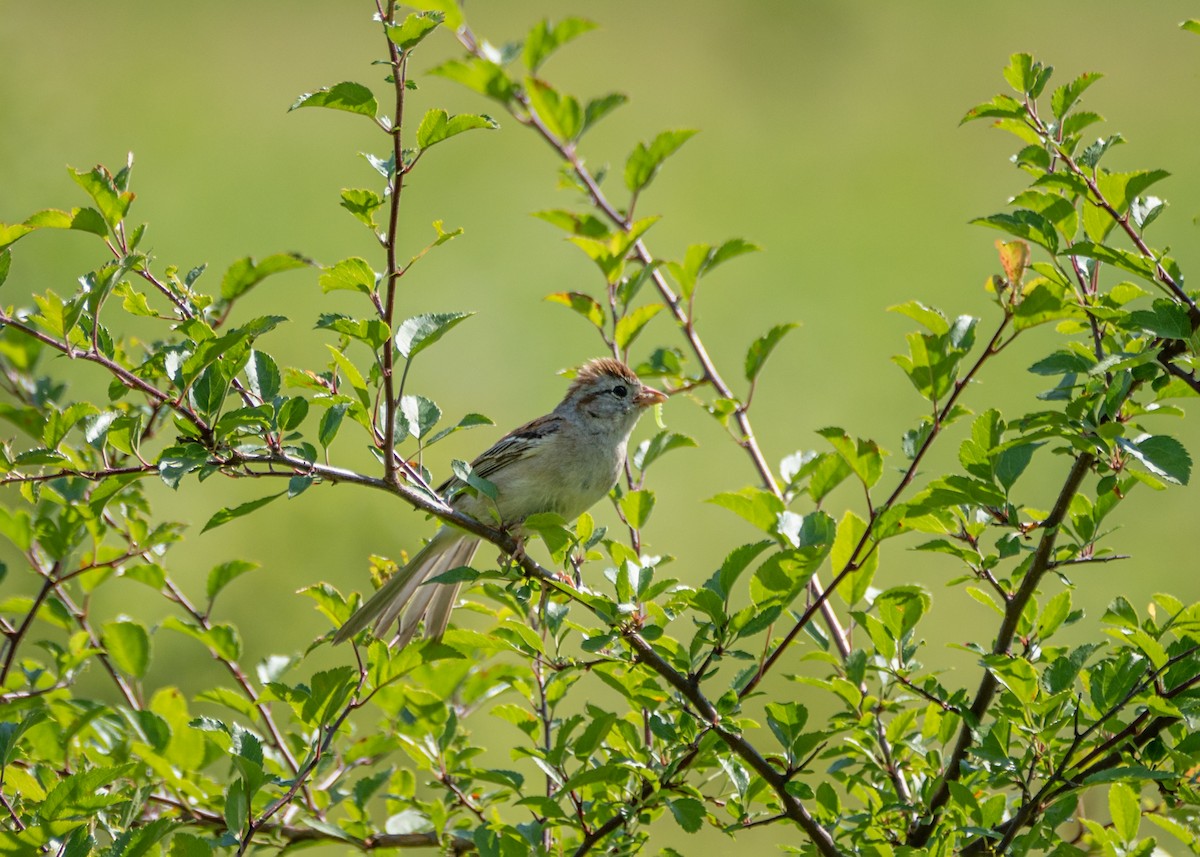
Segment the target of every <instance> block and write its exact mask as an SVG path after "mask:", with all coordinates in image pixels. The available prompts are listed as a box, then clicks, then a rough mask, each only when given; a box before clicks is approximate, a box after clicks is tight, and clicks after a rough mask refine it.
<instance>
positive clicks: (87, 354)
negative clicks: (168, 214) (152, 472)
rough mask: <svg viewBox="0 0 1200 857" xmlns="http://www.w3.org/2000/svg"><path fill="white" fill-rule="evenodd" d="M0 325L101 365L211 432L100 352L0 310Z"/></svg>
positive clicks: (208, 434) (205, 434) (204, 433)
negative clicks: (78, 346) (75, 344)
mask: <svg viewBox="0 0 1200 857" xmlns="http://www.w3.org/2000/svg"><path fill="white" fill-rule="evenodd" d="M0 326H5V327H11V328H12V329H13V330H19V331H21V332H22V333H24V334H25V335H26V336H32V337H33V338H34V339H36V340H37V341H38V342H41V343H42V344H44V345H48V346H50V347H51V348H53V349H55V350H56V351H61V352H62V353H63V354H65V355H67V356H68V357H70V358H72V359H75V358H79V359H82V360H87V361H88V362H90V363H96V364H98V365H100V366H103V367H104V368H105V369H106V370H107V371H108V372H109V374H111V375H112V376H113V377H115V378H117V379H119V380H120V381H121V383H123V384H124V385H125V386H126V387H132V388H133V389H135V390H137V391H139V392H141V393H144V394H146V396H148V397H149V398H150V399H151V400H152V401H154V402H155V403H157V404H162V405H166V406H167V407H169V408H170V409H171V410H172V411H174V412H175V413H177V414H179V415H180V416H181V417H183V418H184V419H185V420H187V421H188V422H190V423H191V424H192V425H194V426H195V427H196V430H197V431H198V432H200V434H201V435H202V436H203V437H204V438H205V439H206V440H211V438H212V429H210V428H209V427H208V424H207V423H205V422H204V420H203V419H201V418H200V417H199V416H197V415H196V413H195V412H193V411H192V410H191V409H190V408H185V407H184V406H183V405H182V404H180V403H179V402H177V401H175V400H173V399H172V398H171V397H170V396H168V395H167V394H166V393H164V392H163V391H162V390H160V389H158V388H157V387H155V386H154V385H153V384H148V383H146V382H145V381H143V380H142V379H141V378H139V377H138V376H137V375H134V374H133V373H132V372H130V371H129V370H128V369H126V368H125V367H123V366H121V365H120V364H118V363H115V362H113V361H112V360H110V359H108V358H107V357H105V356H104V355H103V354H101V353H100V352H98V351H85V350H82V349H76V348H75V347H74V346H72V345H71V344H70V343H69V342H62V341H60V340H57V339H55V338H54V337H53V336H48V335H47V334H45V333H42V332H41V331H40V330H37V329H36V328H33V327H30V326H29V325H28V324H26V323H25V322H23V321H21V320H20V319H18V318H16V317H14V316H11V315H9V314H7V313H5V312H3V311H0Z"/></svg>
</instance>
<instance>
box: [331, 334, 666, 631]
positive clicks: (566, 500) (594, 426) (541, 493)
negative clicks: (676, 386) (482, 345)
mask: <svg viewBox="0 0 1200 857" xmlns="http://www.w3.org/2000/svg"><path fill="white" fill-rule="evenodd" d="M666 398H667V397H666V396H665V395H664V394H663V393H661V392H659V391H658V390H655V389H653V388H652V387H647V386H645V385H644V384H643V383H642V382H641V380H640V379H639V378H638V376H637V375H635V374H634V372H633V370H632V369H630V368H629V367H628V366H626V365H625V364H624V363H622V362H621V361H619V360H614V359H613V358H611V357H601V358H599V359H596V360H592V361H590V362H588V363H586V364H584V365H583V366H582V367H581V368H580V369H579V373H578V374H577V375H576V376H575V380H574V381H572V382H571V386H570V388H568V390H567V395H566V396H565V397H564V398H563V400H562V401H561V402H560V403H559V405H558V407H556V408H555V409H554V410H553V411H551V412H550V413H548V414H546V415H545V416H544V417H538V418H537V419H536V420H533V421H532V422H528V423H526V424H525V425H523V426H521V427H520V428H518V429H515V430H513V431H511V432H509V433H508V434H506V435H505V436H504V437H502V438H500V440H499V441H497V442H496V444H495V445H494V446H493V447H492V448H491V449H489V450H487V452H485V453H483V455H481V456H479V457H478V458H476V459H475V460H474V461H472V462H471V469H472V470H473V471H474V472H475V473H476V474H478V475H479V476H482V477H483V478H484V479H486V480H488V481H489V482H491V483H492V484H493V485H495V486H496V493H497V497H496V500H495V506H494V509H495V511H496V512H497V513H498V514H499V517H500V520H501V522H502V523H503V524H504V526H505V527H510V528H511V527H515V526H519V525H520V522H521V521H523V520H524V519H525V518H526V517H528V516H529V515H534V514H537V513H540V512H557V513H558V514H560V515H562V516H563V517H564V518H566V519H568V520H570V519H572V518H575V517H578V516H579V515H580V514H582V513H583V512H585V511H586V510H587V509H588V508H590V507H591V506H592V505H593V504H594V503H595V502H596V501H597V500H600V499H601V498H602V497H604V496H605V495H606V494H608V492H609V491H611V490H612V487H613V485H615V484H616V482H617V477H618V476H619V475H620V473H621V469H622V466H623V464H624V462H625V447H626V445H627V444H628V442H629V435H630V433H631V432H632V431H633V427H634V425H636V424H637V421H638V417H640V416H641V413H642V410H643V409H644V408H647V407H649V406H651V405H654V404H657V403H659V402H663V401H666ZM463 487H464V486H463V484H462V482H461V481H460V480H458V479H457V478H451V479H449V480H448V481H447V482H446V483H445V484H443V485H441V486H440V487H439V488H438V493H439V494H441V495H442V496H447V495H448V494H454V492H455V491H456V490H458V489H461V488H463ZM492 503H493V501H492V500H491V499H489V498H487V497H484V496H477V495H476V494H474V493H471V492H461V491H460V493H457V494H455V496H454V499H453V500H451V504H452V505H453V506H454V508H455V509H456V510H458V511H459V512H464V513H465V514H467V515H470V516H471V517H473V518H477V519H478V520H480V521H488V520H490V519H491V511H492V508H493V507H492ZM479 542H480V540H479V537H478V536H475V535H472V534H471V533H467V532H464V531H462V530H459V529H456V528H454V527H451V526H449V525H445V526H443V527H442V528H441V529H439V530H438V531H437V532H436V533H434V536H433V538H432V539H430V540H429V543H428V544H427V545H425V547H423V548H421V550H420V551H418V552H417V554H416V556H414V557H413V558H412V560H411V561H410V562H409V563H408V565H406V566H405V567H404V568H402V569H400V570H399V571H398V572H396V573H395V574H394V575H392V576H391V577H390V578H389V579H388V580H387V582H386V583H384V584H383V586H381V587H380V588H379V591H378V592H376V593H375V594H374V595H373V596H372V597H371V598H370V599H369V600H368V601H367V603H366V604H364V605H363V606H362V607H360V608H359V610H358V612H356V613H355V614H354V615H353V616H351V617H350V618H349V619H348V620H347V621H346V624H344V625H343V626H342V627H341V628H339V629H338V631H337V633H336V634H335V635H334V637H333V641H334V642H335V643H340V642H342V641H344V640H348V639H350V638H351V637H353V636H354V635H355V634H357V633H358V632H359V631H361V630H362V629H363V628H366V627H367V626H368V625H370V624H371V623H374V625H375V634H376V636H382V634H383V632H384V631H385V630H387V628H388V626H389V625H391V624H392V622H394V621H396V620H397V619H399V627H398V629H397V632H396V638H395V640H394V643H396V644H398V645H401V646H403V645H406V644H407V643H408V642H409V641H410V640H411V639H412V638H413V635H414V634H415V633H416V631H417V626H418V624H419V623H420V621H421V619H422V617H424V619H425V634H426V636H429V637H438V636H441V634H442V632H443V631H445V630H446V623H447V622H448V621H449V620H450V610H451V608H452V607H453V606H454V602H455V600H456V599H457V597H458V584H431V585H428V586H422V584H423V583H425V581H427V580H429V579H431V578H434V577H437V576H438V575H440V574H443V573H444V572H447V571H449V570H450V569H453V568H458V567H460V566H464V565H468V564H469V563H470V562H471V558H472V557H473V556H474V555H475V550H476V548H478V547H479ZM402 613H403V616H401V614H402Z"/></svg>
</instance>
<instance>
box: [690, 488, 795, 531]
mask: <svg viewBox="0 0 1200 857" xmlns="http://www.w3.org/2000/svg"><path fill="white" fill-rule="evenodd" d="M707 502H709V503H713V504H715V505H717V506H720V507H721V508H723V509H728V510H729V511H731V512H733V513H734V514H735V515H738V516H740V517H742V518H744V519H746V520H747V521H749V522H750V523H751V524H753V525H754V526H756V527H758V528H759V529H760V530H762V531H763V532H766V533H772V534H774V532H775V526H776V522H777V520H778V518H779V514H780V513H781V512H783V511H784V506H783V501H782V500H780V499H779V498H778V497H776V496H775V495H774V494H771V493H770V492H768V491H764V490H762V489H761V488H743V489H742V490H740V491H726V492H724V493H721V494H717V495H716V496H714V497H710V498H708V500H707Z"/></svg>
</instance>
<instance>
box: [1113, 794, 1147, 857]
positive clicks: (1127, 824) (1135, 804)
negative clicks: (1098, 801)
mask: <svg viewBox="0 0 1200 857" xmlns="http://www.w3.org/2000/svg"><path fill="white" fill-rule="evenodd" d="M1108 812H1109V815H1111V816H1112V822H1113V830H1114V831H1115V832H1116V834H1117V835H1118V836H1119V837H1121V841H1122V842H1123V843H1125V844H1126V845H1132V844H1133V842H1134V840H1136V839H1137V834H1138V826H1139V824H1140V822H1141V820H1142V807H1141V802H1140V800H1139V799H1138V794H1137V792H1135V791H1134V790H1133V789H1132V788H1131V787H1130V786H1128V785H1126V784H1125V783H1113V784H1112V785H1111V786H1109V788H1108Z"/></svg>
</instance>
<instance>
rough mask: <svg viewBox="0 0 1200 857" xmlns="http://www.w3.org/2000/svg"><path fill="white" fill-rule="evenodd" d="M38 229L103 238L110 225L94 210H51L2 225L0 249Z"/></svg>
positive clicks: (0, 228) (0, 224)
mask: <svg viewBox="0 0 1200 857" xmlns="http://www.w3.org/2000/svg"><path fill="white" fill-rule="evenodd" d="M38 229H74V230H76V231H79V232H90V233H92V234H93V235H99V236H100V237H101V238H104V237H107V236H108V225H107V224H106V223H105V222H104V217H103V215H101V214H100V212H98V211H96V209H94V208H73V209H71V211H69V212H66V211H59V210H57V209H53V208H49V209H46V210H45V211H39V212H37V213H36V214H31V215H30V216H29V217H28V218H27V219H26V220H25V222H24V223H14V224H12V225H5V224H3V223H0V249H3V248H5V247H8V245H10V244H12V243H13V242H15V241H16V240H17V239H19V238H24V237H25V236H26V235H28V234H29V233H30V232H33V231H35V230H38Z"/></svg>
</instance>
